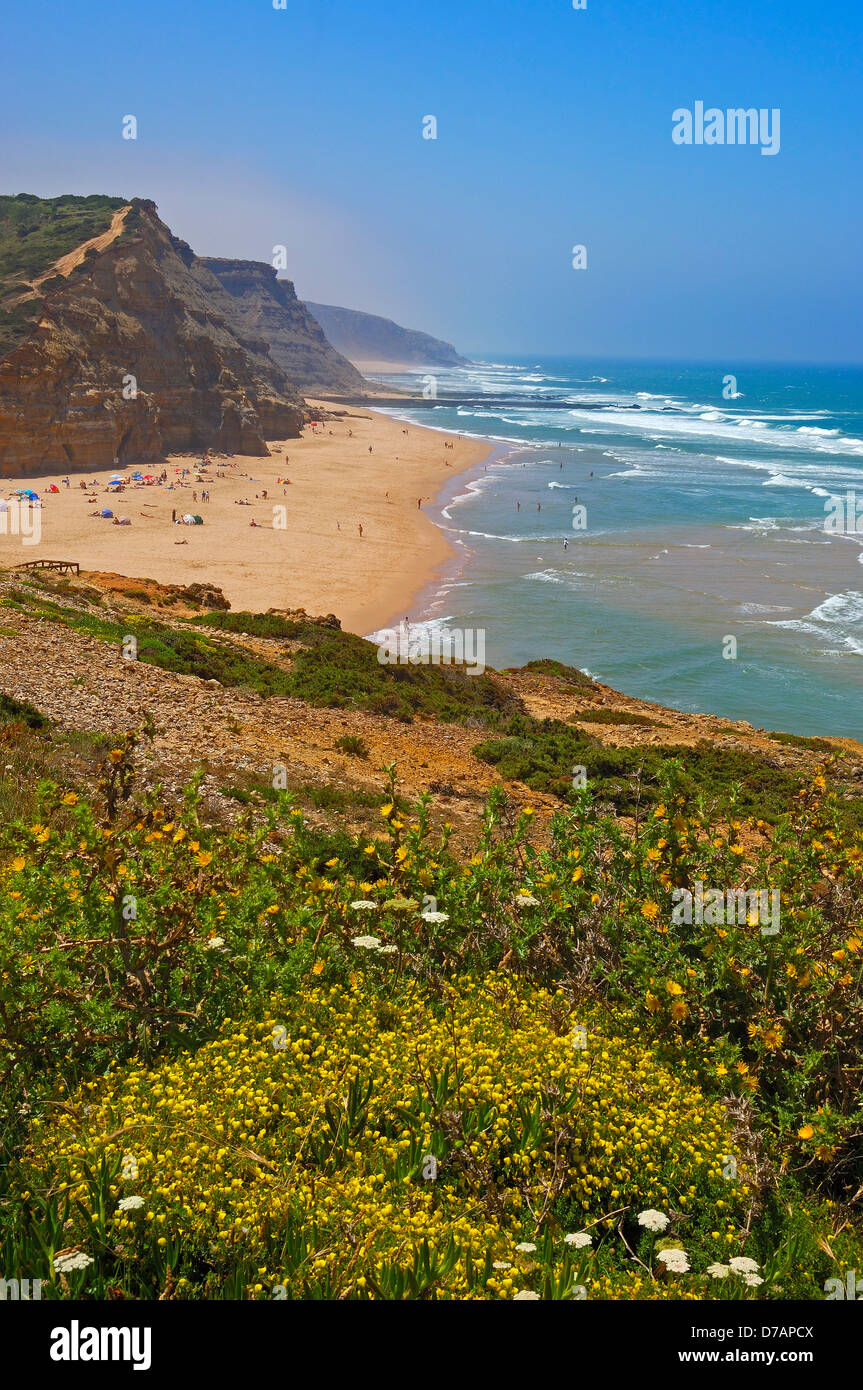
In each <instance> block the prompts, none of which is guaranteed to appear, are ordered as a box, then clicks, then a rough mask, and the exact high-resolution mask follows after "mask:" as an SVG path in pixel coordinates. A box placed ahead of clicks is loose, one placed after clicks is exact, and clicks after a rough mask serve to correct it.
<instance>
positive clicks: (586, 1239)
mask: <svg viewBox="0 0 863 1390" xmlns="http://www.w3.org/2000/svg"><path fill="white" fill-rule="evenodd" d="M563 1243H564V1245H574V1246H575V1248H576V1250H583V1249H584V1248H585V1246H587V1245H592V1244H593V1236H589V1235H588V1234H587V1231H573V1232H571V1233H570V1234H569V1235H568V1236H564V1238H563Z"/></svg>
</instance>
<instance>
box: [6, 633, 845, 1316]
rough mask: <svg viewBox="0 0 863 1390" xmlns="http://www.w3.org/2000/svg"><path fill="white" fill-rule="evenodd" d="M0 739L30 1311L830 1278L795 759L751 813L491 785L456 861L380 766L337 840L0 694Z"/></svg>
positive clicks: (9, 1156)
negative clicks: (746, 896)
mask: <svg viewBox="0 0 863 1390" xmlns="http://www.w3.org/2000/svg"><path fill="white" fill-rule="evenodd" d="M206 626H210V627H212V624H208V625H206ZM520 717H521V718H523V717H524V716H520ZM562 727H563V728H564V729H565V730H566V733H567V734H568V736H570V737H573V736H574V735H573V731H572V729H571V728H569V729H567V728H566V726H562ZM560 736H561V737H562V735H560ZM0 737H2V739H3V742H4V748H5V750H6V751H7V760H8V766H7V768H6V771H5V773H4V774H3V778H2V781H3V784H4V795H6V791H5V786H6V784H7V783H8V782H10V781H12V782H16V781H18V780H19V779H20V768H19V766H18V764H17V762H16V759H18V758H21V757H26V758H28V759H29V766H30V768H31V770H32V773H34V774H38V775H37V776H35V777H34V778H33V780H34V782H35V786H34V787H33V788H32V790H31V791H30V793H29V796H30V800H29V802H28V803H27V804H26V805H24V806H22V808H21V809H22V814H20V815H17V816H16V815H15V814H12V813H10V814H9V815H8V816H7V817H6V818H5V820H4V826H3V830H2V832H0V878H2V887H3V895H2V899H0V1033H2V1037H0V1042H2V1050H1V1051H2V1058H3V1061H2V1078H0V1079H2V1094H3V1097H4V1101H3V1115H2V1144H3V1159H4V1161H3V1164H2V1175H3V1176H2V1180H0V1181H2V1192H0V1240H2V1241H3V1244H4V1249H5V1253H6V1269H7V1271H8V1272H9V1274H10V1275H18V1276H19V1277H26V1276H28V1275H29V1276H31V1277H32V1275H33V1274H34V1272H37V1273H38V1272H40V1271H42V1272H44V1275H45V1278H46V1283H45V1284H44V1285H43V1290H42V1297H43V1298H45V1297H48V1298H63V1297H69V1296H74V1297H85V1298H86V1297H89V1298H106V1297H111V1298H143V1299H148V1298H173V1299H178V1298H179V1299H182V1298H251V1299H272V1298H276V1299H279V1298H285V1297H287V1298H292V1299H293V1298H350V1299H369V1298H373V1299H380V1298H384V1299H403V1298H408V1299H414V1298H422V1299H429V1298H431V1299H451V1298H470V1299H476V1298H479V1299H501V1298H505V1299H510V1298H522V1299H527V1298H534V1297H540V1298H552V1299H559V1298H582V1297H587V1298H613V1299H633V1298H635V1299H653V1298H659V1299H669V1298H671V1299H680V1298H683V1299H686V1298H705V1297H717V1298H722V1299H725V1298H730V1299H758V1300H765V1299H769V1300H773V1299H789V1298H820V1297H823V1290H824V1285H825V1282H826V1280H827V1279H830V1278H834V1277H836V1278H839V1279H840V1280H841V1279H843V1278H844V1273H845V1271H846V1270H847V1269H849V1268H859V1267H860V1261H861V1260H863V1241H861V1235H860V1225H859V1192H860V1188H861V1183H863V1167H861V1157H860V1154H861V1149H860V1134H861V1129H863V1112H861V1103H860V1071H861V1061H860V1058H861V1054H863V994H861V976H863V926H861V917H863V888H862V887H861V885H863V836H861V833H860V831H859V829H858V828H855V827H854V826H853V825H852V824H850V822H849V817H848V814H847V808H848V804H849V803H848V802H847V801H846V800H845V793H844V790H843V789H842V788H841V787H837V786H836V785H835V782H834V778H833V773H832V771H831V768H830V767H829V766H825V767H824V769H823V770H822V771H820V772H816V773H815V774H813V775H811V776H809V777H807V778H806V779H798V784H797V785H796V786H795V787H794V789H793V792H792V794H791V795H790V796H789V797H788V798H787V800H786V801H785V803H784V805H783V807H782V810H781V814H774V818H773V820H772V822H771V821H769V820H768V819H767V818H766V817H760V816H758V815H757V812H756V811H755V810H753V811H752V812H750V811H748V810H743V809H741V795H740V794H739V793H735V792H734V791H726V789H725V788H724V787H722V788H719V789H718V790H717V791H716V792H715V793H714V794H712V795H711V796H709V797H706V796H703V795H700V794H698V793H697V792H695V791H694V790H693V782H692V776H693V765H692V763H691V762H690V760H689V758H688V757H687V760H686V767H685V768H684V766H683V765H682V764H681V762H680V761H679V760H678V759H674V758H670V757H662V759H661V761H662V766H661V769H660V770H659V772H658V774H657V775H658V779H659V780H658V784H657V788H656V791H657V796H656V798H653V799H650V800H649V801H647V800H645V799H644V797H643V796H642V794H641V792H640V790H639V780H640V776H641V775H642V774H641V771H640V768H639V767H637V766H633V765H630V768H629V803H630V804H631V806H633V807H634V808H635V811H634V814H633V815H630V816H628V817H626V818H621V816H620V815H619V813H617V812H616V811H615V809H614V807H613V806H612V805H610V804H609V803H608V802H606V801H604V800H603V798H602V797H601V796H600V795H598V794H597V792H596V789H595V788H594V787H593V786H592V784H591V781H590V779H588V782H587V786H586V787H585V788H584V789H582V790H573V789H571V788H570V790H569V791H568V792H567V793H566V795H565V797H564V798H563V799H562V800H561V804H560V808H559V810H558V811H556V812H555V813H554V815H553V816H552V818H551V821H550V822H549V823H548V824H547V826H546V827H545V830H544V833H543V835H541V836H537V834H536V833H535V815H534V814H533V812H532V809H531V807H530V806H529V805H528V806H527V807H525V808H524V809H523V810H522V811H521V813H520V814H517V815H515V816H514V815H513V814H512V811H511V808H510V807H509V804H508V799H507V797H506V794H505V792H504V790H503V789H502V788H496V789H494V790H493V791H492V793H491V795H490V797H489V799H488V803H487V805H486V808H485V811H484V814H483V816H482V819H481V823H480V825H479V827H478V830H477V833H476V836H475V840H474V843H473V845H472V846H470V847H469V848H468V850H467V851H466V852H465V851H462V850H458V851H457V850H456V849H455V848H454V845H453V842H452V839H451V835H450V831H449V828H448V827H447V826H445V825H444V826H443V827H442V828H439V829H433V828H432V820H431V815H430V811H431V801H430V798H429V797H428V796H425V795H424V796H422V797H420V798H419V800H418V801H416V802H414V803H413V804H410V803H409V802H407V801H406V800H405V799H404V798H403V797H401V796H399V795H398V794H397V785H396V769H395V768H394V767H392V766H390V767H388V768H385V769H382V771H381V774H380V804H379V805H378V808H377V821H378V829H377V830H376V831H374V832H372V833H368V832H366V831H363V832H362V833H360V834H353V833H349V832H348V831H347V830H346V829H345V827H344V824H343V823H342V820H341V814H342V808H341V807H339V806H333V805H331V806H330V808H329V809H330V811H331V817H330V820H329V822H328V823H327V824H326V825H325V826H315V825H312V824H311V823H310V822H309V821H308V819H307V818H306V816H305V815H304V814H303V813H302V812H301V811H299V809H298V808H297V807H296V805H295V804H293V803H292V800H291V797H290V796H289V795H287V794H286V793H282V792H272V793H271V795H270V796H269V797H254V798H249V800H248V803H247V804H246V805H245V808H244V809H243V810H241V811H240V813H239V816H238V819H237V820H236V821H235V823H234V824H232V825H230V826H216V825H213V824H211V823H209V822H208V820H207V819H206V817H205V816H204V814H203V812H202V802H201V796H200V779H199V778H196V779H193V781H192V782H191V784H190V785H189V787H188V788H187V790H186V793H185V796H184V797H183V798H182V799H181V800H179V801H177V800H173V801H171V800H168V799H166V798H165V797H164V796H163V795H161V794H160V793H159V792H158V790H157V789H154V788H150V787H147V786H145V785H143V784H142V783H141V780H140V754H141V752H142V751H143V750H142V748H141V747H140V745H139V739H138V736H137V735H135V734H131V733H130V734H125V735H119V736H118V737H117V738H116V739H115V740H114V741H113V742H110V741H109V742H108V743H107V744H105V743H101V744H100V743H99V741H98V740H94V741H93V742H91V743H90V744H88V745H85V744H84V743H83V742H81V743H79V745H78V746H77V747H76V748H74V749H73V748H72V747H71V746H67V747H64V745H63V741H62V740H60V743H59V744H58V742H57V740H56V738H55V736H54V734H53V731H52V730H51V729H50V727H47V726H46V725H42V726H40V724H39V722H38V721H34V719H33V718H32V714H31V712H30V710H28V708H27V706H26V705H23V704H19V705H17V706H16V703H15V702H14V701H10V702H7V704H6V705H5V706H4V710H3V711H2V721H0ZM143 737H144V740H145V742H146V737H147V736H146V733H145V734H144V736H143ZM40 749H41V751H42V757H43V761H42V763H41V765H40V762H39V756H40ZM615 751H618V752H620V753H621V756H622V755H623V752H624V750H615ZM59 752H63V753H65V757H66V759H67V761H66V763H65V768H66V771H65V773H64V760H63V757H60V756H58V753H59ZM73 754H74V756H76V757H79V758H85V759H88V760H89V764H90V766H91V767H94V766H95V764H96V763H97V762H99V764H100V766H99V770H98V772H95V773H94V775H93V777H92V779H91V780H90V782H89V783H88V782H87V780H86V779H85V778H82V777H81V776H80V775H79V774H78V771H77V769H76V768H75V766H74V764H73V762H72V758H73ZM566 756H569V749H567V752H566ZM620 776H621V777H622V778H623V777H624V776H625V774H624V771H623V764H621V767H620ZM88 788H89V789H88ZM773 790H774V795H776V794H778V793H776V789H775V788H774V789H773ZM749 795H750V798H754V797H755V795H756V793H755V790H754V788H753V789H750V792H749ZM238 800H239V801H240V802H242V800H243V798H242V797H240V798H238ZM7 804H8V805H9V806H10V808H12V807H13V798H12V793H11V792H10V794H9V801H8V803H7ZM773 810H774V813H775V812H776V811H777V807H776V806H774V808H773ZM697 883H704V884H707V885H714V884H719V885H723V886H724V885H728V886H734V887H736V888H741V889H746V888H749V889H753V888H754V889H756V890H758V889H764V890H768V891H771V892H773V891H776V892H778V893H779V895H780V899H781V904H782V914H781V931H780V932H779V933H777V934H770V933H766V932H765V931H764V930H762V926H763V923H762V922H761V920H760V919H759V918H758V916H757V914H755V915H754V916H753V914H752V913H749V912H747V913H745V914H744V915H743V919H742V920H741V919H740V914H738V916H737V917H736V918H732V919H731V920H729V919H728V918H727V917H725V918H723V919H722V920H721V921H717V922H716V923H713V922H708V921H707V920H705V921H694V922H691V923H689V924H687V923H686V922H685V921H678V920H676V917H675V914H674V913H673V910H672V903H673V901H674V898H673V894H674V892H675V890H676V889H678V890H679V889H681V888H688V889H692V888H693V887H694V886H695V885H696V884H697Z"/></svg>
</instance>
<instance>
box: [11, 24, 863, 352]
mask: <svg viewBox="0 0 863 1390" xmlns="http://www.w3.org/2000/svg"><path fill="white" fill-rule="evenodd" d="M861 29H863V16H861V6H860V0H819V3H817V4H813V3H811V0H715V3H708V0H653V3H651V0H587V9H585V10H574V9H573V8H572V0H435V3H429V0H384V2H382V0H363V3H362V4H359V3H357V0H353V3H349V0H286V8H285V9H284V10H275V9H274V8H273V3H272V0H143V3H141V4H138V5H123V4H118V3H107V0H77V3H76V4H74V5H71V4H68V3H66V2H65V0H64V3H59V0H41V2H40V3H38V4H29V5H24V4H19V5H18V6H17V12H14V11H12V10H11V8H7V11H6V14H5V16H4V19H3V21H2V36H3V50H4V51H3V82H2V87H0V131H2V138H0V191H3V192H10V193H17V192H33V193H38V194H42V195H46V196H47V195H53V194H57V193H88V192H104V193H112V194H122V195H124V196H129V197H131V196H132V195H134V194H137V195H139V196H142V197H150V198H153V199H154V200H155V201H156V203H157V204H158V205H159V210H160V213H161V215H162V217H163V218H164V219H165V221H167V222H168V223H169V224H170V226H171V227H172V229H173V230H174V231H175V232H176V233H177V234H178V235H179V236H181V237H183V238H185V240H187V241H188V242H190V243H191V245H192V246H193V247H194V248H195V250H196V251H198V252H200V253H201V254H206V255H216V256H239V257H248V258H254V259H259V260H270V259H271V258H272V254H273V247H274V246H275V245H278V244H284V245H286V246H287V248H288V271H287V273H288V274H290V276H291V278H292V279H293V280H294V281H295V283H296V285H297V289H298V292H299V293H300V294H301V295H302V296H303V297H305V298H309V299H316V300H323V301H327V302H331V303H336V304H346V305H348V306H349V307H353V308H360V309H367V310H370V311H372V312H375V313H382V314H386V315H388V316H390V317H394V318H396V319H398V320H400V321H401V322H403V323H407V324H408V325H410V326H412V327H418V328H423V329H426V330H427V331H429V332H432V333H436V334H438V335H440V336H442V337H445V338H449V339H451V340H453V341H454V342H456V344H457V345H458V346H459V347H460V348H461V349H462V350H465V351H468V352H471V351H474V352H480V353H493V352H495V351H497V352H500V353H505V352H509V353H513V354H520V353H525V354H527V353H537V354H538V353H543V352H545V353H561V354H573V355H584V354H588V355H589V354H597V355H609V356H621V357H630V356H636V357H674V358H678V357H693V358H702V359H708V360H723V361H727V363H728V366H729V370H732V369H733V366H734V364H735V362H739V361H743V360H754V359H765V358H766V359H773V360H786V359H797V360H803V361H807V360H811V361H816V360H821V361H833V362H839V361H854V362H860V361H863V336H861V328H860V325H861V307H863V306H861V294H860V286H861V255H863V251H861V243H863V232H862V231H861V229H863V179H861V172H863V165H861V158H860V155H861V121H860V105H861V91H863V82H861V76H863V73H861V67H863V63H861V43H860V38H861ZM696 101H703V102H704V104H705V106H706V107H712V106H715V107H719V108H722V109H725V108H728V107H751V106H754V107H757V108H762V107H764V108H768V109H772V108H774V107H778V108H779V109H780V111H781V127H780V129H781V148H780V150H779V153H778V154H776V155H774V156H769V155H763V154H761V152H760V148H759V147H758V146H755V147H750V146H745V147H740V146H734V147H732V146H728V145H724V146H715V145H714V146H706V145H700V146H698V145H691V146H681V145H676V144H674V143H673V141H672V139H671V130H672V112H673V111H674V110H675V109H676V108H680V107H688V108H690V109H691V108H692V107H693V106H694V103H695V102H696ZM126 115H134V116H135V117H136V118H137V121H138V138H137V140H135V141H132V140H124V139H123V138H122V120H123V117H124V116H126ZM428 115H434V116H435V117H436V119H437V123H438V130H437V137H438V138H437V139H436V140H428V139H423V138H422V122H423V117H425V116H428ZM575 244H583V245H585V246H586V247H587V269H586V270H579V271H576V270H573V268H572V247H573V246H574V245H575Z"/></svg>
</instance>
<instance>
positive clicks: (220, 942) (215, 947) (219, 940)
mask: <svg viewBox="0 0 863 1390" xmlns="http://www.w3.org/2000/svg"><path fill="white" fill-rule="evenodd" d="M224 944H225V938H224V937H223V936H211V937H210V939H209V941H208V942H207V950H208V951H221V949H222V947H223V946H224Z"/></svg>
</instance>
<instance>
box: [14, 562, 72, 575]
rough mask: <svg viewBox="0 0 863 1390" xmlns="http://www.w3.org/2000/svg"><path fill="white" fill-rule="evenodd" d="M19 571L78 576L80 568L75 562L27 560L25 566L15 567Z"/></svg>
mask: <svg viewBox="0 0 863 1390" xmlns="http://www.w3.org/2000/svg"><path fill="white" fill-rule="evenodd" d="M16 569H19V570H56V571H57V573H58V574H80V573H81V567H80V565H79V564H78V563H77V562H76V561H75V560H28V561H27V563H26V565H17V566H16Z"/></svg>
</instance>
